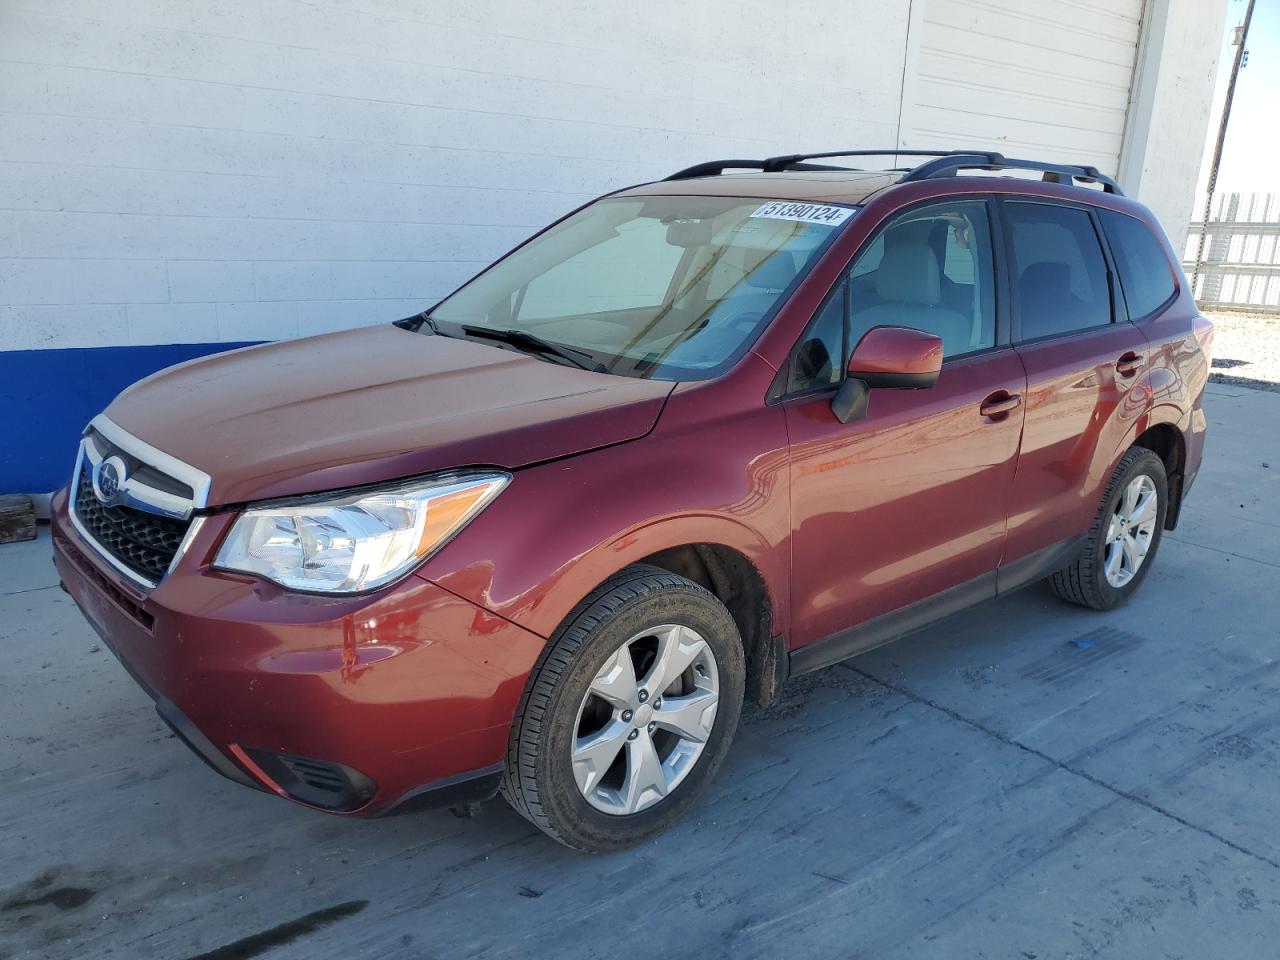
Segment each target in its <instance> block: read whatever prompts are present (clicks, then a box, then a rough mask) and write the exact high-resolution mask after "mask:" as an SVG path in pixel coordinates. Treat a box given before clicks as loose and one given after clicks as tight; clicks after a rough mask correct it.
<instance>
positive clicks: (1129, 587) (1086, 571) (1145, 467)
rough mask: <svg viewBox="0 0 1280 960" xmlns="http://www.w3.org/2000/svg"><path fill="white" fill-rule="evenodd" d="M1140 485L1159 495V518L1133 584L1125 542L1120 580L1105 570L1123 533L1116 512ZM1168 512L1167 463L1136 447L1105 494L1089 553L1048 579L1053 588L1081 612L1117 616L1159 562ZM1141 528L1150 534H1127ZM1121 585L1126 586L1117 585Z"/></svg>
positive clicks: (1089, 541)
mask: <svg viewBox="0 0 1280 960" xmlns="http://www.w3.org/2000/svg"><path fill="white" fill-rule="evenodd" d="M1142 478H1146V479H1145V480H1143V479H1142ZM1135 484H1136V485H1138V486H1139V487H1144V486H1147V485H1149V486H1150V488H1153V489H1154V493H1155V498H1156V502H1155V516H1154V521H1153V527H1152V530H1151V534H1150V538H1149V540H1148V541H1147V547H1146V550H1145V553H1143V555H1142V557H1141V559H1140V560H1139V561H1138V564H1137V569H1136V570H1133V571H1130V575H1129V576H1128V578H1127V579H1124V578H1123V576H1122V574H1123V565H1124V564H1127V563H1129V561H1130V556H1129V555H1128V554H1126V552H1125V550H1124V546H1123V537H1122V538H1121V541H1120V542H1119V543H1117V547H1118V548H1119V549H1120V552H1121V555H1122V556H1121V564H1122V568H1121V575H1120V576H1116V575H1112V574H1109V572H1108V570H1107V569H1106V564H1107V561H1108V558H1109V556H1111V555H1112V553H1113V551H1112V545H1111V544H1110V543H1109V537H1110V536H1112V535H1114V533H1115V532H1116V531H1117V529H1124V528H1123V527H1114V526H1113V518H1115V522H1117V523H1118V522H1119V520H1120V517H1119V516H1118V513H1117V511H1119V510H1120V508H1121V506H1122V504H1123V502H1124V497H1125V493H1126V491H1127V490H1129V489H1130V488H1131V485H1135ZM1168 506H1169V481H1168V477H1167V475H1166V474H1165V467H1164V461H1162V460H1161V459H1160V458H1159V457H1158V456H1157V455H1156V454H1154V453H1153V452H1152V451H1150V450H1147V449H1145V448H1143V447H1131V448H1130V449H1129V450H1128V452H1127V453H1125V455H1124V456H1123V457H1121V458H1120V462H1119V463H1118V464H1117V465H1116V469H1115V472H1114V473H1113V474H1112V475H1111V481H1110V482H1109V483H1108V484H1107V488H1106V492H1105V493H1104V494H1103V496H1102V507H1101V509H1099V511H1098V515H1097V516H1096V517H1095V518H1094V521H1093V526H1092V527H1090V528H1089V535H1088V538H1087V539H1086V541H1085V545H1084V547H1083V548H1082V550H1081V551H1080V553H1079V555H1078V556H1077V557H1076V559H1075V560H1074V561H1073V562H1072V563H1071V564H1069V565H1068V566H1066V567H1064V568H1063V569H1061V570H1059V571H1058V572H1057V573H1054V574H1052V575H1051V576H1050V577H1049V578H1048V580H1047V582H1048V584H1049V588H1050V589H1051V590H1052V591H1053V592H1054V593H1055V594H1057V596H1059V597H1060V598H1062V599H1063V600H1067V601H1070V602H1071V603H1077V604H1079V605H1080V606H1082V607H1091V608H1093V609H1094V610H1112V609H1114V608H1115V607H1118V606H1120V605H1121V604H1122V603H1124V602H1125V601H1127V600H1128V599H1129V597H1131V596H1132V595H1133V592H1134V591H1135V590H1137V589H1138V587H1139V586H1141V584H1142V581H1143V580H1144V579H1145V578H1146V576H1147V572H1148V571H1149V570H1150V569H1151V564H1152V563H1153V562H1154V561H1155V558H1156V551H1157V549H1158V548H1159V546H1160V538H1161V536H1162V535H1163V533H1164V518H1165V513H1166V511H1167V510H1168ZM1139 526H1141V527H1142V528H1145V527H1146V524H1145V523H1144V524H1141V525H1138V524H1134V525H1133V526H1132V527H1130V528H1128V529H1132V530H1137V529H1139ZM1140 540H1141V537H1140V536H1138V537H1137V539H1135V541H1134V542H1139V541H1140ZM1117 579H1119V580H1121V581H1122V582H1116V580H1117Z"/></svg>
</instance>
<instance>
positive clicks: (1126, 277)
mask: <svg viewBox="0 0 1280 960" xmlns="http://www.w3.org/2000/svg"><path fill="white" fill-rule="evenodd" d="M1098 212H1099V213H1100V214H1101V216H1102V228H1103V229H1104V230H1105V231H1106V232H1107V239H1108V240H1109V241H1110V242H1111V254H1112V256H1114V257H1115V259H1116V270H1117V271H1118V272H1119V274H1120V289H1121V290H1123V291H1124V302H1125V305H1126V306H1127V307H1128V308H1129V316H1130V318H1132V319H1134V320H1138V319H1141V318H1142V317H1145V316H1147V315H1149V314H1152V313H1154V312H1155V311H1156V310H1159V309H1160V308H1161V307H1162V306H1164V305H1165V304H1166V303H1167V302H1168V301H1169V299H1170V298H1171V297H1172V296H1173V293H1174V290H1176V289H1177V281H1176V280H1175V279H1174V276H1173V268H1172V267H1170V266H1169V260H1168V258H1167V257H1165V255H1164V248H1163V247H1162V246H1161V244H1160V241H1159V240H1158V239H1156V237H1155V235H1154V234H1152V232H1151V229H1150V228H1149V227H1148V226H1147V225H1146V224H1145V223H1143V222H1142V221H1141V220H1138V219H1137V218H1135V217H1130V216H1126V215H1125V214H1123V213H1115V212H1114V211H1111V210H1100V211H1098Z"/></svg>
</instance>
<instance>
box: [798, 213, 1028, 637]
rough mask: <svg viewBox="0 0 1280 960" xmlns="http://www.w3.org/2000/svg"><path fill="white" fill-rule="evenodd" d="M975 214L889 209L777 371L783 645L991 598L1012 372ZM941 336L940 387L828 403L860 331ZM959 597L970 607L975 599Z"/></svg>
mask: <svg viewBox="0 0 1280 960" xmlns="http://www.w3.org/2000/svg"><path fill="white" fill-rule="evenodd" d="M994 276H995V271H994V267H993V261H992V250H991V230H990V219H989V207H988V203H987V202H986V201H983V200H962V201H948V202H945V203H936V204H932V205H929V206H926V207H918V208H913V209H911V210H909V211H908V212H906V213H903V214H899V215H898V216H897V217H896V218H895V219H894V220H892V221H890V223H889V224H888V225H886V227H885V228H884V229H883V230H882V231H881V232H880V233H879V234H878V235H876V236H875V237H874V238H873V239H872V241H871V242H870V243H869V244H868V245H867V246H864V248H863V251H862V252H861V253H860V254H859V255H858V257H857V258H856V259H855V261H854V263H853V265H852V267H851V269H850V271H849V274H848V275H847V277H846V278H845V280H844V281H842V283H841V284H840V285H839V286H838V287H837V288H836V290H835V291H833V293H832V295H831V296H830V297H829V298H828V300H827V302H826V304H825V305H824V306H823V308H822V309H821V310H820V311H819V312H818V315H817V316H816V317H815V318H814V320H813V322H812V323H811V324H810V327H809V329H808V330H807V331H806V332H805V334H804V335H803V336H802V337H801V340H800V342H799V343H798V344H797V347H796V350H795V353H794V356H793V358H792V365H791V368H790V369H789V371H788V372H787V380H788V382H787V387H786V394H787V396H786V399H784V400H783V401H782V402H783V404H784V409H785V411H786V416H787V429H788V434H789V444H790V456H791V510H792V530H793V533H792V570H793V574H792V629H791V642H790V646H791V647H792V648H793V649H795V648H797V647H801V646H804V645H807V644H810V643H812V642H814V641H815V640H820V639H823V638H826V637H830V636H832V635H834V634H838V633H841V632H842V631H845V630H846V629H847V628H850V627H853V626H856V625H858V624H861V623H864V622H865V621H867V620H870V619H872V618H874V617H877V616H880V615H882V614H886V613H889V612H892V611H895V610H899V609H900V608H903V607H906V606H908V605H910V604H912V603H915V602H917V601H921V600H925V599H926V598H928V597H930V596H933V595H935V594H938V593H939V592H941V591H944V590H947V589H948V588H960V587H961V586H962V585H970V586H972V587H973V589H974V590H975V591H983V592H989V593H990V594H992V595H994V592H995V590H994V583H995V570H996V567H997V566H998V565H999V562H1000V557H1001V552H1002V548H1003V544H1004V535H1005V516H1006V506H1007V496H1008V493H1009V490H1010V487H1011V484H1012V481H1013V476H1014V468H1015V465H1016V462H1017V454H1018V441H1019V437H1020V435H1021V431H1022V407H1021V405H1020V403H1019V402H1018V400H1019V399H1020V397H1021V395H1022V394H1023V392H1024V391H1025V385H1026V380H1025V376H1024V373H1023V368H1022V363H1021V361H1020V360H1019V358H1018V355H1017V353H1016V351H1015V350H1014V349H1013V348H1012V347H1010V346H1007V345H1005V346H1001V345H999V341H1000V339H1002V338H998V337H997V333H996V322H995V319H996V310H995V296H994V294H995V283H994ZM884 325H889V326H907V327H915V328H917V329H921V330H926V331H928V332H930V333H935V334H937V335H939V336H940V337H942V339H943V345H944V351H945V352H944V362H943V367H942V373H941V375H940V376H939V378H938V382H937V383H936V384H935V385H934V386H933V387H931V388H929V389H925V390H894V389H876V390H872V391H871V396H870V400H869V404H868V410H867V413H866V416H865V417H863V418H862V419H860V420H856V421H853V422H850V423H847V424H846V423H841V422H840V421H839V420H837V419H836V417H835V415H834V414H833V413H832V411H831V407H830V402H831V397H832V394H833V392H834V388H835V387H836V386H837V385H838V383H839V381H840V379H841V376H842V371H843V370H844V369H845V367H846V366H847V358H848V356H849V347H850V344H853V343H856V340H857V339H858V338H859V337H860V336H861V334H862V333H864V332H865V331H866V330H867V329H870V328H871V327H873V326H884ZM972 596H973V595H972V594H970V595H969V596H968V597H967V599H972Z"/></svg>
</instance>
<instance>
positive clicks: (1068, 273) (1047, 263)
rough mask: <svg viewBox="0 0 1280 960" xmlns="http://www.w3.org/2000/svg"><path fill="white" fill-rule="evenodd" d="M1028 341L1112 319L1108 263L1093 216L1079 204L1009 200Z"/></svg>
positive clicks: (1020, 311) (1024, 333)
mask: <svg viewBox="0 0 1280 960" xmlns="http://www.w3.org/2000/svg"><path fill="white" fill-rule="evenodd" d="M1006 210H1007V211H1008V216H1009V226H1010V236H1011V240H1012V245H1013V263H1014V271H1015V272H1014V276H1015V278H1016V280H1017V287H1018V316H1019V317H1020V319H1021V322H1022V336H1021V339H1023V340H1035V339H1038V338H1040V337H1049V336H1054V335H1055V334H1063V333H1071V332H1073V331H1076V330H1087V329H1089V328H1090V327H1102V326H1106V325H1107V324H1109V323H1110V322H1111V286H1110V284H1109V283H1108V282H1107V262H1106V260H1105V258H1104V257H1103V255H1102V247H1101V245H1100V244H1099V243H1098V234H1097V231H1095V230H1094V229H1093V218H1092V217H1090V216H1089V214H1088V213H1087V212H1086V211H1084V210H1081V209H1079V208H1078V207H1064V206H1060V205H1056V204H1047V203H1026V202H1023V201H1017V202H1011V203H1009V204H1007V206H1006Z"/></svg>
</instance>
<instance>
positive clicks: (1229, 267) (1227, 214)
mask: <svg viewBox="0 0 1280 960" xmlns="http://www.w3.org/2000/svg"><path fill="white" fill-rule="evenodd" d="M1204 201H1205V197H1204V195H1203V194H1201V195H1200V196H1199V197H1197V198H1196V211H1197V212H1201V211H1203V210H1204ZM1201 233H1204V234H1205V244H1204V262H1203V263H1202V264H1201V265H1200V274H1199V277H1198V278H1197V279H1196V284H1195V290H1194V293H1195V297H1196V300H1198V301H1199V302H1200V304H1201V305H1202V306H1204V307H1216V308H1218V309H1222V310H1240V311H1252V312H1259V313H1280V193H1218V194H1216V195H1215V196H1214V198H1213V210H1212V211H1211V213H1210V216H1209V223H1208V227H1207V229H1206V226H1205V223H1204V221H1203V220H1197V221H1195V222H1194V223H1192V224H1191V228H1190V230H1189V231H1188V232H1187V242H1186V246H1185V248H1184V249H1183V253H1182V261H1183V269H1185V270H1186V273H1187V276H1188V277H1190V276H1191V274H1192V271H1194V270H1195V265H1196V264H1195V260H1196V250H1197V248H1198V247H1199V245H1200V234H1201Z"/></svg>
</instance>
